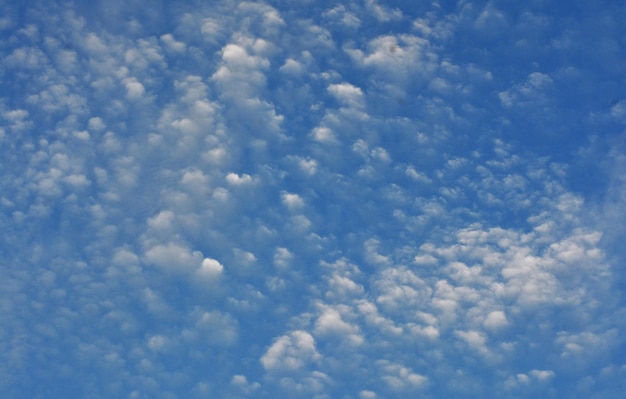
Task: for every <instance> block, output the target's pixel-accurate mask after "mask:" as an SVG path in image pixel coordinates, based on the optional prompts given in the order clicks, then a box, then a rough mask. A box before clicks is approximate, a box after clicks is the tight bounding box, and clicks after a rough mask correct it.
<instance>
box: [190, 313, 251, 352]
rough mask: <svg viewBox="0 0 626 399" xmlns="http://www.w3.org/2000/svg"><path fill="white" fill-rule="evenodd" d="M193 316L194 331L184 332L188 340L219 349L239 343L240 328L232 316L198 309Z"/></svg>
mask: <svg viewBox="0 0 626 399" xmlns="http://www.w3.org/2000/svg"><path fill="white" fill-rule="evenodd" d="M192 316H193V318H194V319H195V320H194V321H195V322H194V325H193V329H188V330H185V331H183V336H184V337H185V338H186V339H188V340H191V341H194V342H199V343H203V344H206V345H209V346H214V347H218V348H219V347H224V346H231V345H233V344H235V343H236V342H237V339H238V336H239V331H238V330H239V326H238V323H237V320H236V319H235V318H234V317H232V316H231V315H230V314H228V313H224V312H219V311H204V310H201V309H199V308H196V309H195V310H194V312H193V314H192Z"/></svg>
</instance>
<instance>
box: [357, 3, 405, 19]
mask: <svg viewBox="0 0 626 399" xmlns="http://www.w3.org/2000/svg"><path fill="white" fill-rule="evenodd" d="M365 7H366V9H367V10H368V11H369V12H370V13H372V14H373V15H374V17H376V19H378V20H379V21H380V22H387V21H391V20H395V19H400V18H402V11H400V10H399V9H397V8H395V9H390V8H389V7H385V6H381V5H380V4H378V1H377V0H365Z"/></svg>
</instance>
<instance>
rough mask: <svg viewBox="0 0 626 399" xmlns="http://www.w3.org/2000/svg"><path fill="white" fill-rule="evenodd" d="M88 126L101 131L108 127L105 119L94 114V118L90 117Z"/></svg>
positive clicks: (92, 129)
mask: <svg viewBox="0 0 626 399" xmlns="http://www.w3.org/2000/svg"><path fill="white" fill-rule="evenodd" d="M87 127H88V128H89V130H91V131H92V132H101V131H103V130H104V129H106V125H105V124H104V121H103V120H102V118H100V117H99V116H94V117H93V118H89V122H88V124H87Z"/></svg>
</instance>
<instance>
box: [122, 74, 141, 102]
mask: <svg viewBox="0 0 626 399" xmlns="http://www.w3.org/2000/svg"><path fill="white" fill-rule="evenodd" d="M124 86H125V87H126V98H128V99H129V100H139V99H141V98H142V97H143V95H144V93H145V91H146V89H145V88H144V86H143V85H142V84H141V82H139V81H138V80H137V79H136V78H125V79H124Z"/></svg>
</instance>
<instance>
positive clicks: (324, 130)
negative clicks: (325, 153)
mask: <svg viewBox="0 0 626 399" xmlns="http://www.w3.org/2000/svg"><path fill="white" fill-rule="evenodd" d="M310 136H311V138H312V139H313V140H314V141H317V142H318V143H336V142H337V138H336V137H335V135H334V134H333V131H332V129H330V128H329V127H326V126H318V127H316V128H314V129H313V130H312V131H311V134H310Z"/></svg>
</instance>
